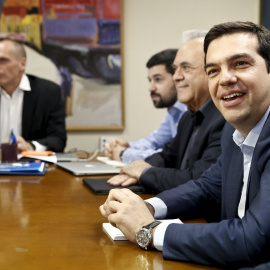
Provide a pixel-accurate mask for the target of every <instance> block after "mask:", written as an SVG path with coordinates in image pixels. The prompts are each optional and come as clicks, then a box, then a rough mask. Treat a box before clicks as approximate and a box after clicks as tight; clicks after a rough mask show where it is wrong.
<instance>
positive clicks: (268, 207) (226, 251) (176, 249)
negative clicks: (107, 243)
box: [158, 117, 270, 269]
mask: <svg viewBox="0 0 270 270" xmlns="http://www.w3.org/2000/svg"><path fill="white" fill-rule="evenodd" d="M234 130H235V129H234V128H233V127H232V126H231V125H229V124H226V125H225V128H224V131H223V135H222V140H221V147H222V154H221V156H220V157H219V158H218V160H217V163H216V164H214V165H212V166H211V167H210V168H209V169H208V170H207V171H206V172H204V174H203V175H202V177H201V178H200V179H198V180H196V181H193V180H191V181H189V182H188V183H186V184H184V185H181V186H179V187H176V188H174V189H171V190H168V191H164V192H163V193H160V194H159V195H158V197H159V198H161V199H162V200H163V201H164V203H165V204H166V205H167V207H168V212H167V216H166V218H175V217H180V218H191V217H193V216H198V215H199V214H200V213H201V212H202V211H203V208H204V207H205V206H207V205H208V204H209V203H212V204H217V205H218V204H219V203H220V202H221V204H222V207H221V208H220V214H221V221H220V222H218V223H210V224H186V225H180V226H179V225H175V224H171V225H169V226H168V228H167V230H166V233H165V239H164V246H163V256H164V258H165V259H169V260H179V261H192V262H196V263H199V264H207V265H218V266H222V267H225V268H226V269H234V268H240V267H245V266H253V265H257V264H260V263H264V262H267V261H269V254H270V136H269V134H270V118H269V117H268V119H267V121H266V123H265V125H264V127H263V130H262V132H261V134H260V136H259V139H258V142H257V144H256V147H255V149H254V153H253V158H252V163H251V168H250V173H249V179H248V189H247V201H246V213H245V216H244V217H243V218H242V219H239V218H238V214H237V209H238V204H239V201H240V197H241V190H242V184H243V155H242V152H241V150H240V148H239V147H238V146H237V145H236V144H235V143H234V141H233V139H232V134H233V132H234Z"/></svg>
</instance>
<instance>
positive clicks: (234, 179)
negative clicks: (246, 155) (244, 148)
mask: <svg viewBox="0 0 270 270" xmlns="http://www.w3.org/2000/svg"><path fill="white" fill-rule="evenodd" d="M227 151H231V155H230V157H231V158H229V160H226V161H225V162H226V163H227V162H228V166H225V168H227V169H228V170H227V172H223V173H224V174H226V173H227V176H226V185H225V187H224V189H225V190H224V193H223V194H222V195H223V196H224V197H223V198H224V199H225V203H224V205H223V207H226V209H225V217H224V218H226V219H227V218H235V217H237V216H238V204H239V201H240V197H241V192H242V187H243V154H242V152H241V150H240V148H239V147H238V146H237V145H234V146H233V149H230V150H227Z"/></svg>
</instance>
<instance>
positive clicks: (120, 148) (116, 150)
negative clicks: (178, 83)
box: [105, 49, 186, 164]
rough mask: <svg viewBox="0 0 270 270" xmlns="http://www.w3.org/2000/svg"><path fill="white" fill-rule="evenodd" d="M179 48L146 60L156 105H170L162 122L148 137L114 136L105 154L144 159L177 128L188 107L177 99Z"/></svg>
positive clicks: (130, 160) (106, 146) (167, 140)
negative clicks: (175, 65) (175, 79)
mask: <svg viewBox="0 0 270 270" xmlns="http://www.w3.org/2000/svg"><path fill="white" fill-rule="evenodd" d="M176 53H177V50H176V49H168V50H164V51H161V52H159V53H157V54H155V55H153V56H152V57H151V58H150V59H149V60H148V62H147V64H146V66H147V68H148V80H149V91H150V95H151V98H152V100H153V104H154V106H155V107H156V108H168V112H167V114H166V116H165V118H164V120H163V122H162V123H161V124H160V126H159V127H158V128H157V129H156V130H155V131H154V132H152V133H151V134H150V136H149V137H147V138H143V139H141V140H138V141H134V142H127V141H125V140H117V139H112V140H110V141H109V142H108V143H107V144H106V145H105V154H106V155H107V156H108V157H109V158H110V159H114V160H122V161H123V162H124V163H127V164H128V163H131V162H133V161H135V160H140V159H142V160H144V159H145V158H147V157H148V156H151V155H152V154H154V153H156V152H159V151H161V150H162V147H163V146H164V144H165V143H167V142H169V141H171V140H172V139H173V138H174V136H175V135H176V132H177V125H178V122H179V120H180V118H181V117H182V115H183V113H184V112H185V111H186V106H185V105H184V104H183V103H180V102H178V101H177V92H176V89H175V86H174V82H173V79H172V76H173V73H174V71H173V69H172V66H171V65H172V63H173V60H174V58H175V55H176Z"/></svg>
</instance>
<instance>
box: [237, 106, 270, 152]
mask: <svg viewBox="0 0 270 270" xmlns="http://www.w3.org/2000/svg"><path fill="white" fill-rule="evenodd" d="M269 112H270V106H269V107H268V109H267V111H266V112H265V114H264V115H263V117H262V118H261V120H260V121H259V122H258V123H257V124H256V125H255V127H254V128H253V129H252V130H251V131H250V132H249V133H248V135H247V137H245V136H243V135H242V134H241V133H240V132H239V131H238V130H237V129H236V130H235V131H234V133H233V140H234V142H235V144H236V145H238V146H239V147H240V148H242V146H243V145H246V146H249V147H253V148H254V147H255V146H256V143H257V141H258V138H259V136H260V133H261V131H262V128H263V126H264V123H265V121H266V119H267V117H268V114H269Z"/></svg>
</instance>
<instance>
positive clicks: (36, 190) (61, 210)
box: [0, 165, 216, 270]
mask: <svg viewBox="0 0 270 270" xmlns="http://www.w3.org/2000/svg"><path fill="white" fill-rule="evenodd" d="M83 178H85V177H75V176H73V175H72V174H70V173H68V172H65V171H63V170H61V169H59V168H57V167H56V166H55V165H49V166H48V167H47V171H46V174H45V176H0V269H8V270H13V269H16V270H17V269H20V270H24V269H27V270H29V269H38V270H42V269H46V270H47V269H57V270H62V269H63V270H64V269H65V270H69V269H76V270H80V269H101V270H102V269H115V270H121V269H125V270H126V269H144V270H148V269H156V270H165V269H166V270H167V269H176V268H177V269H216V268H210V267H204V266H199V265H195V264H189V263H181V262H174V261H166V260H163V259H162V253H161V252H158V251H144V250H141V249H140V248H139V247H138V246H137V245H136V244H133V243H131V242H129V241H117V242H113V241H112V240H111V239H110V238H109V237H108V236H107V235H106V234H105V233H104V232H103V230H102V223H103V222H107V219H106V218H104V217H102V216H101V214H100V212H99V206H100V205H101V204H102V203H104V201H105V199H106V197H107V196H106V195H95V194H94V193H92V191H90V190H89V189H88V188H87V187H86V186H84V185H83V183H82V179H83ZM142 197H143V198H144V199H146V198H149V197H151V195H146V194H145V195H142Z"/></svg>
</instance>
